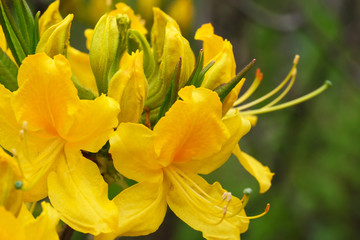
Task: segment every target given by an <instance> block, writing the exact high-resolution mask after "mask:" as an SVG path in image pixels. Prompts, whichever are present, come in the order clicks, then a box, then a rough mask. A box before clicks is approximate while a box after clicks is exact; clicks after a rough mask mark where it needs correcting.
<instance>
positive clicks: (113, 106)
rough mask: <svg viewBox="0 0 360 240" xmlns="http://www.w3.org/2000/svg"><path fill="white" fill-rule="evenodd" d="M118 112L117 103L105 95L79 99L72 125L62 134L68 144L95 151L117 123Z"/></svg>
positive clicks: (104, 141)
mask: <svg viewBox="0 0 360 240" xmlns="http://www.w3.org/2000/svg"><path fill="white" fill-rule="evenodd" d="M118 113H119V104H118V103H117V102H115V101H114V100H113V99H112V98H110V97H106V96H105V95H101V96H100V97H98V98H96V99H95V100H81V101H80V104H79V109H78V110H77V112H76V113H75V114H74V116H73V117H74V121H73V125H72V126H71V128H70V129H69V132H68V134H67V135H66V136H64V138H65V139H66V140H67V141H68V146H71V147H73V148H77V149H83V150H86V151H90V152H97V151H98V150H99V149H100V148H101V147H102V146H103V145H104V144H105V143H106V141H107V140H108V139H109V137H110V134H112V133H113V131H114V130H113V129H114V128H115V127H116V126H117V125H118V120H117V117H116V116H117V115H118ZM84 123H86V124H84Z"/></svg>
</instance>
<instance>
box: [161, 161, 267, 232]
mask: <svg viewBox="0 0 360 240" xmlns="http://www.w3.org/2000/svg"><path fill="white" fill-rule="evenodd" d="M164 172H165V174H166V176H167V177H168V178H169V180H170V181H171V183H172V184H173V187H174V188H177V189H178V191H179V192H181V195H182V196H181V197H182V198H184V200H185V201H186V202H187V204H188V205H189V206H190V207H191V208H192V209H193V210H194V212H196V213H197V215H198V216H200V217H201V218H202V219H203V220H204V221H206V222H208V223H210V224H213V225H217V224H220V223H221V222H222V221H224V220H225V219H229V218H232V217H235V216H236V217H238V218H241V219H254V218H258V217H261V216H263V215H265V214H266V213H267V212H268V211H269V207H270V205H269V204H268V205H267V207H266V209H265V211H264V212H263V213H261V214H259V215H257V216H252V217H247V216H246V215H245V213H244V211H243V210H244V207H245V206H246V204H247V202H248V200H249V196H250V194H249V193H248V192H244V196H243V198H242V199H241V200H240V199H238V198H235V197H233V196H232V194H231V192H226V191H224V192H223V193H222V194H221V193H219V192H217V191H215V190H216V189H207V190H204V189H202V188H201V187H200V186H199V184H198V183H196V182H195V181H194V180H193V179H192V178H190V177H189V176H187V175H186V174H184V173H183V172H182V171H181V170H180V169H178V168H176V167H173V166H169V167H167V168H164ZM179 197H180V196H179Z"/></svg>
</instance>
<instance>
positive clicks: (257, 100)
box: [234, 55, 299, 111]
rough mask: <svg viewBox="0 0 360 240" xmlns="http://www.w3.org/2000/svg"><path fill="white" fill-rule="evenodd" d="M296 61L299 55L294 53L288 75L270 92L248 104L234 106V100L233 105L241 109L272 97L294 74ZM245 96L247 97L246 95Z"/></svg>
mask: <svg viewBox="0 0 360 240" xmlns="http://www.w3.org/2000/svg"><path fill="white" fill-rule="evenodd" d="M298 62H299V55H296V56H295V58H294V61H293V66H292V68H291V70H290V71H289V73H288V75H287V76H286V78H285V79H284V80H283V81H282V82H281V83H280V84H279V85H278V86H277V87H276V88H274V89H273V90H272V91H271V92H269V93H267V94H265V95H264V96H262V97H260V98H258V99H256V100H254V101H252V102H250V103H248V104H245V105H242V106H238V107H236V106H237V105H238V103H237V101H236V102H235V104H234V106H235V107H236V108H237V109H238V110H240V111H241V110H244V109H247V108H250V107H252V106H254V105H257V104H259V103H261V102H263V101H265V100H266V99H268V98H270V97H272V96H273V95H274V94H276V93H277V92H279V91H280V90H281V89H282V88H283V87H284V86H285V85H286V84H287V83H288V82H289V80H290V79H291V77H292V76H293V74H294V70H295V69H296V66H297V63H298ZM254 81H255V80H254ZM285 91H286V90H285ZM282 95H283V96H284V95H285V94H282ZM283 96H282V97H283ZM240 98H241V97H240ZM247 98H248V97H247ZM279 100H280V99H279Z"/></svg>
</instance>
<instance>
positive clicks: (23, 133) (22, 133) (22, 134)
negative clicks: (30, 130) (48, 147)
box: [19, 129, 25, 140]
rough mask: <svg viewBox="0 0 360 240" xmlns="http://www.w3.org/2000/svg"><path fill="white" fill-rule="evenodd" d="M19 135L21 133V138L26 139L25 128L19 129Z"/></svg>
mask: <svg viewBox="0 0 360 240" xmlns="http://www.w3.org/2000/svg"><path fill="white" fill-rule="evenodd" d="M19 135H20V139H21V140H24V137H25V131H24V129H21V130H20V131H19Z"/></svg>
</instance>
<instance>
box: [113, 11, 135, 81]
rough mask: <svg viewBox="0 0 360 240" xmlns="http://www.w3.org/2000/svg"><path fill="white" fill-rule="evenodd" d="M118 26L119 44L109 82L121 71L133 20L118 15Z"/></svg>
mask: <svg viewBox="0 0 360 240" xmlns="http://www.w3.org/2000/svg"><path fill="white" fill-rule="evenodd" d="M116 24H117V27H118V31H119V42H118V46H117V50H116V54H115V58H114V61H113V63H112V65H111V68H110V70H109V74H108V80H109V81H110V79H111V78H112V77H113V76H114V75H115V73H116V72H117V71H118V70H119V67H120V61H121V58H122V56H123V55H124V52H125V50H126V36H127V32H128V30H129V29H130V25H131V19H130V18H129V17H128V16H127V15H122V14H118V15H117V16H116Z"/></svg>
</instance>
